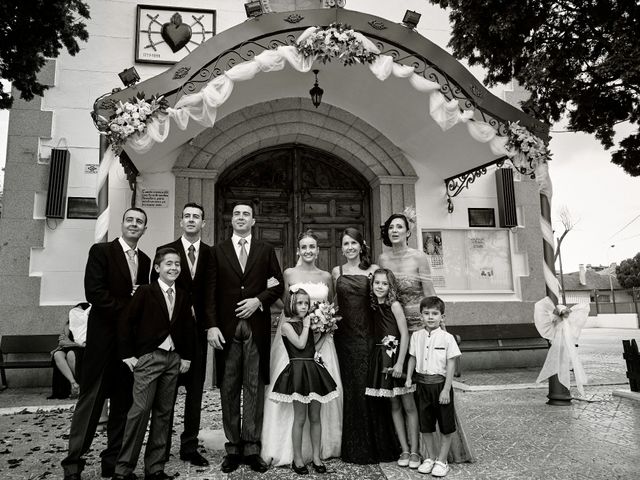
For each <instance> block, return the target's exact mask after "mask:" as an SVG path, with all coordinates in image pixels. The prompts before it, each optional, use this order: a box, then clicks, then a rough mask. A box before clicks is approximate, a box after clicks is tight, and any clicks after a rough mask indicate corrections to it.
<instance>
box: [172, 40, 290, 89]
mask: <svg viewBox="0 0 640 480" xmlns="http://www.w3.org/2000/svg"><path fill="white" fill-rule="evenodd" d="M300 33H301V30H300V32H297V31H296V32H280V33H279V34H278V35H274V36H271V37H268V38H265V39H262V40H265V41H266V42H267V43H266V44H265V43H259V42H257V41H254V40H249V41H246V42H243V43H241V44H240V45H237V46H235V47H233V48H230V49H228V50H225V51H224V52H222V53H221V54H220V55H219V56H218V57H215V58H213V59H212V60H211V61H210V62H209V63H207V64H205V65H204V66H203V67H202V68H201V69H200V70H198V71H197V72H196V73H195V74H194V75H193V76H192V77H191V78H190V79H189V81H187V82H186V83H184V84H183V85H182V87H181V88H180V89H179V90H177V93H178V95H177V97H176V100H177V99H179V98H180V97H181V96H182V95H188V94H191V93H196V92H198V91H199V90H200V89H202V88H203V87H204V86H205V85H206V84H207V83H209V82H210V81H211V80H213V79H214V78H216V77H217V76H219V75H221V74H223V73H224V72H225V71H226V70H229V69H230V68H232V67H234V66H236V65H238V64H239V63H242V62H246V61H249V60H253V59H254V58H255V56H256V55H258V54H260V53H262V52H263V51H265V50H274V49H276V48H278V47H281V46H293V45H295V43H296V39H297V38H298V36H299V35H300ZM175 92H176V91H171V92H167V93H166V94H165V96H169V95H171V94H173V93H175Z"/></svg>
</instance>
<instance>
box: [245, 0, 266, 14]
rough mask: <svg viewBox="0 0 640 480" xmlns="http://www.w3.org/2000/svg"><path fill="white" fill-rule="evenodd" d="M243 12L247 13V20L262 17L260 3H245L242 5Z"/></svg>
mask: <svg viewBox="0 0 640 480" xmlns="http://www.w3.org/2000/svg"><path fill="white" fill-rule="evenodd" d="M244 11H245V12H246V13H247V18H255V17H259V16H260V15H262V13H263V12H262V4H261V3H260V1H259V0H258V1H254V2H247V3H245V4H244Z"/></svg>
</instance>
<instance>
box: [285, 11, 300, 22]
mask: <svg viewBox="0 0 640 480" xmlns="http://www.w3.org/2000/svg"><path fill="white" fill-rule="evenodd" d="M302 20H304V17H303V16H302V15H299V14H297V13H292V14H291V15H289V16H288V17H285V19H284V21H285V22H289V23H298V22H301V21H302Z"/></svg>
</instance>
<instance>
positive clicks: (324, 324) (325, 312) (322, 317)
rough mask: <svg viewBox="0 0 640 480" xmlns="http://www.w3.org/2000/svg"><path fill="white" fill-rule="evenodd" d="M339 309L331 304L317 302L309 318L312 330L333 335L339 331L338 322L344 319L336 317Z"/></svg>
mask: <svg viewBox="0 0 640 480" xmlns="http://www.w3.org/2000/svg"><path fill="white" fill-rule="evenodd" d="M337 311H338V308H337V307H335V306H334V305H333V303H329V302H317V303H314V304H313V306H312V307H311V313H309V318H310V319H311V330H313V331H314V332H316V333H330V334H333V332H335V331H336V330H337V329H338V325H337V323H338V321H339V320H340V319H341V318H342V317H340V316H338V315H336V312H337Z"/></svg>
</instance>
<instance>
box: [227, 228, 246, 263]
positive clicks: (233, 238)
mask: <svg viewBox="0 0 640 480" xmlns="http://www.w3.org/2000/svg"><path fill="white" fill-rule="evenodd" d="M241 238H244V239H245V240H246V241H247V243H245V244H244V249H245V250H246V251H247V258H249V251H251V235H248V236H246V237H241V236H239V235H236V234H235V233H234V234H233V235H231V243H233V248H234V249H235V251H236V257H238V261H240V243H239V242H240V239H241Z"/></svg>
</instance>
